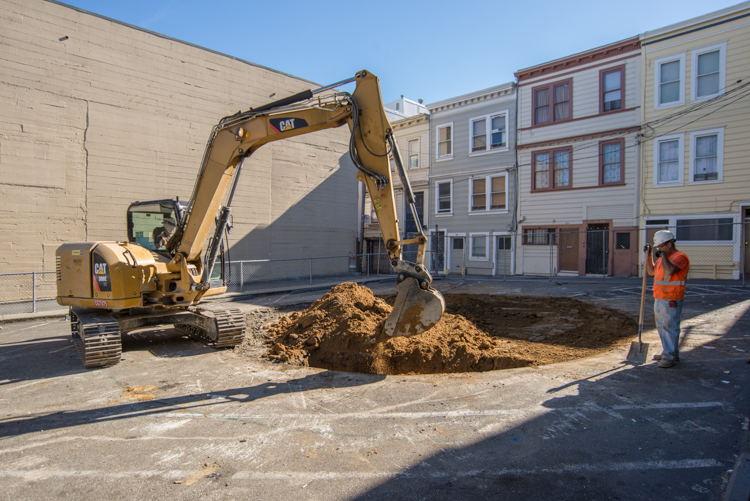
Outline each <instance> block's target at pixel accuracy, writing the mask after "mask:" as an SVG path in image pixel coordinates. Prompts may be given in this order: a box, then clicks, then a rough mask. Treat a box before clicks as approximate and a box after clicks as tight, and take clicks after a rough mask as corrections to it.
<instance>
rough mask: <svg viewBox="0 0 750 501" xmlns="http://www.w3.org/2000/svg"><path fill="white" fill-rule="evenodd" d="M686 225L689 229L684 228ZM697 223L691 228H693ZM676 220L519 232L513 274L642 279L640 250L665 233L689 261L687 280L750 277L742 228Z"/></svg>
mask: <svg viewBox="0 0 750 501" xmlns="http://www.w3.org/2000/svg"><path fill="white" fill-rule="evenodd" d="M683 221H690V222H692V224H684V223H683ZM696 221H697V222H696ZM699 221H700V220H680V219H676V220H675V222H674V224H670V223H672V222H671V221H669V222H667V223H666V224H665V221H663V220H658V221H657V222H656V223H655V224H650V222H647V225H646V227H645V228H622V229H617V228H614V229H611V228H608V227H606V225H589V226H588V227H587V229H586V230H584V231H581V230H580V229H578V228H575V229H567V228H533V229H524V230H523V232H522V233H521V234H520V235H519V245H518V246H517V248H516V274H517V275H525V276H539V277H549V278H550V279H553V278H554V277H565V276H568V277H589V278H592V279H600V280H606V279H607V278H608V277H629V276H642V275H641V272H642V269H643V263H644V252H643V247H644V246H645V244H646V243H647V242H648V243H653V241H654V234H655V233H656V232H657V231H659V230H664V229H667V230H669V231H671V232H672V233H673V234H674V235H675V237H676V248H677V249H678V250H680V251H682V252H684V253H685V254H687V256H688V258H689V260H690V272H689V274H688V278H689V279H708V280H726V281H729V282H731V283H732V285H737V283H738V282H741V283H742V285H743V286H744V285H745V280H746V278H748V277H747V275H748V273H750V263H749V262H748V261H750V259H749V258H750V254H749V252H750V249H748V244H747V240H748V238H747V236H748V235H747V234H746V232H745V228H744V227H743V225H746V224H748V223H735V222H733V219H732V218H725V219H718V220H717V219H713V220H712V221H711V223H704V224H701V223H700V222H699Z"/></svg>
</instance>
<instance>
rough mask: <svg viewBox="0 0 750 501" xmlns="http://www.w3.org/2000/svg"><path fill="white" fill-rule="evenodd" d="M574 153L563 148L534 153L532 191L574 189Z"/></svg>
mask: <svg viewBox="0 0 750 501" xmlns="http://www.w3.org/2000/svg"><path fill="white" fill-rule="evenodd" d="M571 156H572V151H571V149H570V148H562V149H558V150H551V151H536V152H534V153H532V155H531V157H532V159H531V169H532V172H533V174H534V176H533V182H532V185H531V191H547V190H555V189H566V188H571V187H572V162H571Z"/></svg>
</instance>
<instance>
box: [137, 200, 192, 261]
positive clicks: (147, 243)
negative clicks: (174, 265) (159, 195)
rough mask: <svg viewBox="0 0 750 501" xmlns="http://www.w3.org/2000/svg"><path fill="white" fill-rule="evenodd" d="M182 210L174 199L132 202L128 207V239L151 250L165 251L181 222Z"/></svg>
mask: <svg viewBox="0 0 750 501" xmlns="http://www.w3.org/2000/svg"><path fill="white" fill-rule="evenodd" d="M180 212H181V211H180V206H179V205H178V204H177V203H176V202H175V201H172V200H160V201H155V202H136V203H134V204H132V205H131V206H130V207H129V208H128V241H130V242H131V243H135V244H138V245H140V246H141V247H144V248H146V249H148V250H151V251H156V252H161V251H165V250H166V249H165V244H166V242H167V241H168V240H169V238H170V237H171V236H172V235H173V234H174V231H175V228H176V227H177V224H179V221H180V215H181V213H180Z"/></svg>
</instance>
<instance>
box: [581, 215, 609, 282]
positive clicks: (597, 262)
mask: <svg viewBox="0 0 750 501" xmlns="http://www.w3.org/2000/svg"><path fill="white" fill-rule="evenodd" d="M608 257H609V225H607V224H590V225H589V226H588V227H587V228H586V273H587V274H589V273H590V274H592V275H606V274H607V272H608V271H609V266H608V263H607V260H608Z"/></svg>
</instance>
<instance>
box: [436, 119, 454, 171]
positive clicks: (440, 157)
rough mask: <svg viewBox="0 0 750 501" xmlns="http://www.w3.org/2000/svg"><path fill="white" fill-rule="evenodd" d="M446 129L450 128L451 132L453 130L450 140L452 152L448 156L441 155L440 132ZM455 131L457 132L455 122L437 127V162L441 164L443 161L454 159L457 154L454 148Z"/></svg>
mask: <svg viewBox="0 0 750 501" xmlns="http://www.w3.org/2000/svg"><path fill="white" fill-rule="evenodd" d="M446 127H450V130H451V134H450V136H451V137H450V139H449V140H448V142H449V143H450V147H451V152H450V153H449V154H447V155H440V131H441V130H442V129H445V128H446ZM454 131H455V128H454V127H453V122H447V123H444V124H440V125H437V126H436V127H435V146H436V148H437V149H436V150H435V161H437V162H441V161H443V160H450V159H452V158H453V155H454V154H455V151H456V150H455V148H454V144H453V132H454Z"/></svg>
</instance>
